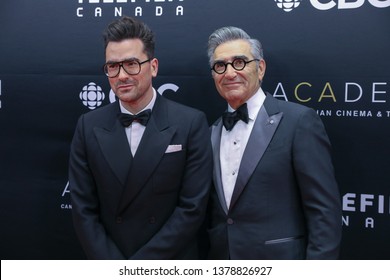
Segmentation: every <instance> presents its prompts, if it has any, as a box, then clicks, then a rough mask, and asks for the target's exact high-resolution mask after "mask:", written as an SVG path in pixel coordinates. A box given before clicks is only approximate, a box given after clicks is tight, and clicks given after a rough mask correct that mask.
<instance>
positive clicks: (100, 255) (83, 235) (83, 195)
mask: <svg viewBox="0 0 390 280" xmlns="http://www.w3.org/2000/svg"><path fill="white" fill-rule="evenodd" d="M83 120H84V118H83V116H82V117H80V119H79V121H78V124H77V127H76V131H75V135H74V137H73V140H72V144H71V151H70V160H69V184H70V191H71V200H72V215H73V223H74V227H75V230H76V234H77V236H78V238H79V240H80V243H81V245H82V247H83V250H84V252H85V253H86V255H87V257H88V258H89V259H124V256H123V254H122V253H121V252H120V250H119V249H118V248H117V246H116V245H115V244H114V242H113V241H112V240H111V239H110V238H109V237H108V235H107V234H106V232H105V229H104V227H103V225H102V224H101V223H100V221H99V202H98V196H97V190H96V185H95V182H94V179H93V176H92V173H91V170H90V168H89V164H88V159H87V152H86V145H87V143H86V142H87V141H86V136H85V135H86V133H85V129H84V122H83Z"/></svg>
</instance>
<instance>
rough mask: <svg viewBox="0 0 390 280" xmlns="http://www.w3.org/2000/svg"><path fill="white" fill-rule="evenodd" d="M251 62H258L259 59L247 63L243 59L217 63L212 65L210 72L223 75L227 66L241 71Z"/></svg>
mask: <svg viewBox="0 0 390 280" xmlns="http://www.w3.org/2000/svg"><path fill="white" fill-rule="evenodd" d="M252 61H260V60H259V59H252V60H249V61H245V60H244V59H243V58H235V59H234V60H233V61H232V62H227V63H225V62H223V61H217V62H215V63H214V65H213V67H212V68H211V70H214V72H215V73H217V74H223V73H225V71H226V69H227V66H228V65H229V64H230V65H231V66H232V67H233V68H234V69H235V70H237V71H241V70H243V69H244V68H245V66H246V65H247V64H248V63H250V62H252Z"/></svg>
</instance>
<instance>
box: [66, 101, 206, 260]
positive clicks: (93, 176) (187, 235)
mask: <svg viewBox="0 0 390 280" xmlns="http://www.w3.org/2000/svg"><path fill="white" fill-rule="evenodd" d="M119 112H120V110H119V104H118V102H115V103H113V104H110V105H107V106H105V107H102V108H100V109H98V110H96V111H92V112H89V113H87V114H85V115H82V116H81V117H80V119H79V121H78V124H77V128H76V132H75V135H74V138H73V141H72V145H71V155H70V167H69V181H70V190H71V199H72V212H73V220H74V226H75V230H76V233H77V235H78V237H79V239H80V242H81V244H82V247H83V249H84V251H85V252H86V255H87V257H88V258H90V259H127V258H132V259H193V258H197V253H198V248H197V242H196V233H197V231H198V228H199V226H200V225H201V223H202V221H203V218H204V214H205V207H206V204H207V199H208V194H209V188H210V185H211V178H212V150H211V143H210V132H209V129H208V124H207V121H206V118H205V115H204V114H203V113H201V112H200V111H197V110H195V109H192V108H189V107H185V106H183V105H180V104H178V103H175V102H172V101H169V100H167V99H165V98H163V97H161V96H157V99H156V102H155V105H154V108H153V111H152V115H151V118H150V120H149V122H148V124H147V126H146V129H145V132H144V135H143V137H142V139H141V142H140V144H139V147H138V149H137V152H136V154H135V155H134V158H132V156H131V152H130V147H129V144H128V141H127V138H126V134H125V129H124V127H122V126H121V124H120V122H119V121H118V119H117V114H118V113H119ZM172 145H176V146H172ZM178 145H181V147H182V148H181V149H180V146H178ZM168 147H170V148H168ZM178 147H179V148H178ZM172 148H173V152H172ZM176 150H177V151H176Z"/></svg>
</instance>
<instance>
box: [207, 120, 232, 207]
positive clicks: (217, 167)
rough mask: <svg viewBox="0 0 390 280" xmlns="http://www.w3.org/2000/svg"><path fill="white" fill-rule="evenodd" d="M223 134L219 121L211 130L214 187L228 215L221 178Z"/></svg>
mask: <svg viewBox="0 0 390 280" xmlns="http://www.w3.org/2000/svg"><path fill="white" fill-rule="evenodd" d="M221 133H222V121H219V122H218V123H216V124H215V125H213V126H212V130H211V145H212V147H213V155H214V169H213V177H214V187H215V190H216V192H217V195H218V199H219V203H220V204H221V206H222V208H223V211H225V213H226V214H227V212H228V209H227V205H226V200H225V194H224V191H223V186H222V178H221V161H220V150H221V148H220V147H221Z"/></svg>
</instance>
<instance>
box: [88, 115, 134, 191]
mask: <svg viewBox="0 0 390 280" xmlns="http://www.w3.org/2000/svg"><path fill="white" fill-rule="evenodd" d="M94 133H95V136H96V138H97V141H98V143H99V146H100V148H101V150H102V153H103V155H104V158H105V159H106V160H107V162H108V164H109V165H110V167H111V169H112V171H113V172H114V173H115V175H116V176H117V177H118V179H119V181H120V182H121V183H122V185H124V184H125V183H126V179H127V175H128V173H129V170H130V168H131V164H132V157H131V151H130V147H129V143H128V141H127V137H126V132H125V130H124V129H123V126H122V125H121V124H120V123H119V121H115V124H114V126H113V128H112V130H108V129H105V128H101V127H95V128H94Z"/></svg>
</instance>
